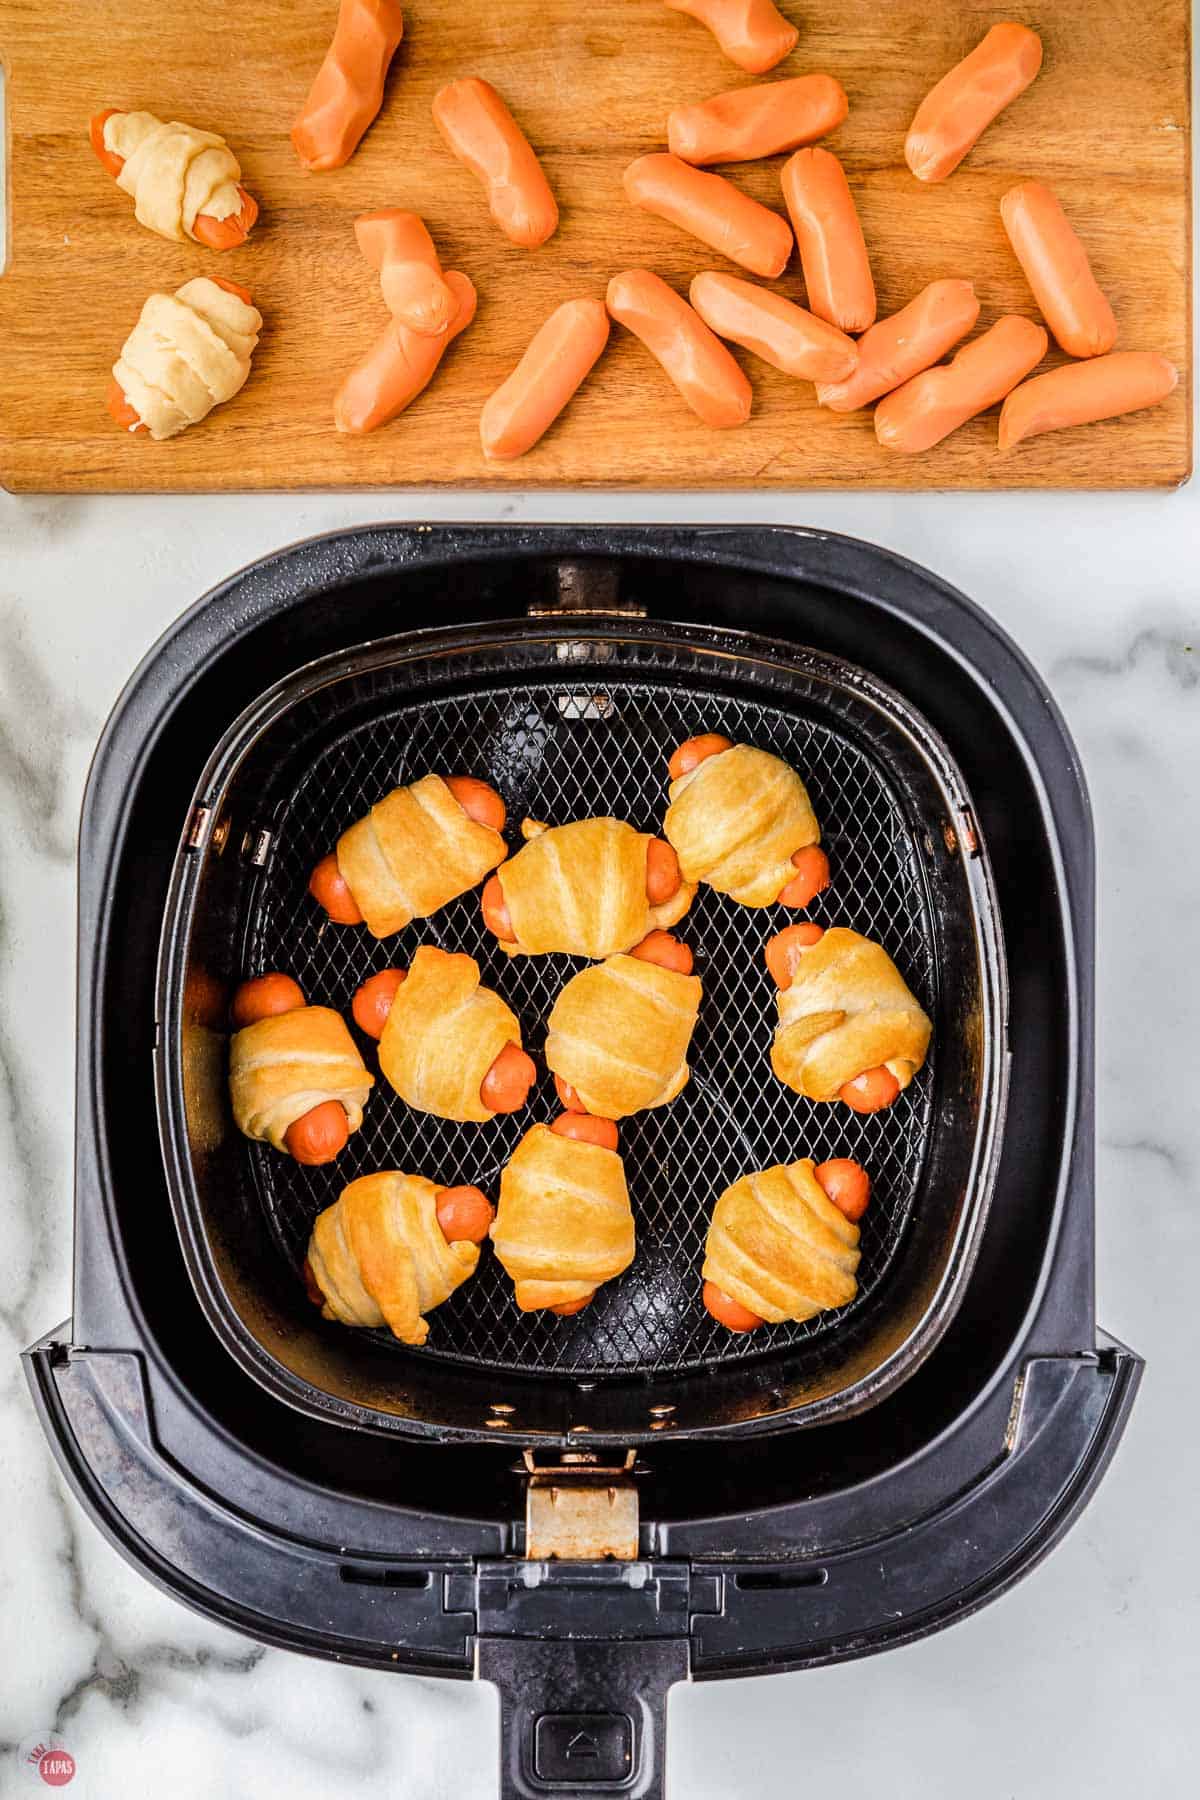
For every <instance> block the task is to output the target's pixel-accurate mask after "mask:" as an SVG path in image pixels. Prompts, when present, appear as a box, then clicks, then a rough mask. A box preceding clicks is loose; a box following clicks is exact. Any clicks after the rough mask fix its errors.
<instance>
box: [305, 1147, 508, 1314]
mask: <svg viewBox="0 0 1200 1800" xmlns="http://www.w3.org/2000/svg"><path fill="white" fill-rule="evenodd" d="M491 1219H492V1209H491V1207H490V1206H489V1205H488V1202H487V1200H486V1198H485V1197H484V1195H483V1194H481V1193H480V1192H479V1189H478V1188H439V1187H438V1186H437V1185H436V1183H435V1182H432V1181H427V1180H426V1179H425V1177H424V1176H423V1175H403V1174H401V1173H400V1171H399V1170H397V1169H387V1170H385V1171H383V1173H381V1174H378V1175H363V1176H361V1177H360V1179H359V1180H358V1181H352V1182H351V1183H350V1185H349V1187H347V1188H343V1190H342V1193H341V1196H340V1197H339V1198H338V1199H337V1200H336V1201H335V1202H334V1204H333V1205H332V1206H327V1207H326V1208H325V1211H324V1212H323V1213H320V1214H319V1215H318V1217H317V1222H316V1224H315V1225H314V1226H313V1233H312V1237H311V1238H310V1240H309V1245H308V1260H307V1262H306V1264H305V1280H306V1282H307V1283H308V1285H309V1290H310V1292H311V1293H312V1295H313V1298H314V1300H316V1299H317V1298H318V1295H319V1298H320V1304H321V1311H322V1313H323V1314H324V1316H325V1318H327V1319H337V1320H339V1321H340V1322H341V1323H342V1324H343V1325H364V1326H379V1325H386V1326H387V1327H388V1329H389V1330H390V1331H391V1332H392V1333H393V1335H394V1336H396V1337H398V1338H399V1339H400V1341H401V1343H402V1344H423V1343H424V1342H425V1340H426V1338H427V1337H428V1336H429V1326H428V1324H427V1323H426V1321H425V1318H424V1316H423V1315H424V1314H425V1313H427V1312H432V1311H433V1308H434V1307H435V1306H440V1305H441V1303H442V1301H443V1300H448V1299H449V1297H450V1295H451V1294H452V1293H453V1292H454V1290H455V1288H457V1287H461V1286H462V1284H463V1282H464V1281H466V1280H467V1278H468V1276H470V1275H473V1274H474V1273H475V1269H476V1266H477V1264H478V1262H479V1244H480V1242H481V1240H482V1238H483V1237H485V1236H486V1234H487V1228H488V1225H489V1224H490V1223H491ZM468 1227H469V1229H468ZM460 1233H461V1235H459V1234H460ZM475 1233H477V1234H478V1235H474V1234H475ZM314 1290H315V1291H314Z"/></svg>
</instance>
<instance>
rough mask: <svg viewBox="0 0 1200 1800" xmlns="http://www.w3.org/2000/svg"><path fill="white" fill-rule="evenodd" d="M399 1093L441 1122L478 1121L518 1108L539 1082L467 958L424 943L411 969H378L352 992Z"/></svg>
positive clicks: (508, 1019)
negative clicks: (456, 1120) (376, 1040)
mask: <svg viewBox="0 0 1200 1800" xmlns="http://www.w3.org/2000/svg"><path fill="white" fill-rule="evenodd" d="M352 1010H353V1013H354V1018H355V1021H356V1023H357V1024H358V1025H359V1027H360V1028H361V1029H362V1030H363V1031H365V1032H366V1033H367V1034H368V1035H369V1036H370V1037H374V1038H377V1039H378V1040H379V1066H380V1068H381V1069H382V1070H383V1073H384V1074H385V1075H386V1076H387V1078H388V1080H389V1082H390V1083H391V1085H392V1086H393V1087H394V1088H395V1090H396V1092H397V1093H398V1094H399V1096H400V1098H401V1099H402V1100H403V1101H405V1102H406V1104H407V1105H409V1106H412V1107H415V1108H416V1110H417V1111H418V1112H426V1113H432V1114H433V1115H434V1116H435V1117H437V1118H440V1119H462V1120H474V1121H476V1122H478V1123H484V1122H486V1121H487V1120H490V1119H492V1118H494V1117H495V1116H496V1115H497V1114H499V1113H512V1112H520V1110H521V1108H522V1107H523V1106H524V1105H525V1102H526V1101H527V1100H528V1098H529V1093H530V1089H531V1088H532V1087H533V1085H534V1083H535V1082H536V1080H537V1066H536V1064H535V1063H534V1061H533V1058H532V1057H531V1056H527V1055H526V1053H525V1051H524V1050H523V1049H522V1048H521V1027H520V1024H519V1023H518V1020H517V1017H516V1014H515V1013H513V1012H512V1010H511V1009H510V1008H509V1007H508V1006H507V1005H506V1004H505V1003H504V1001H503V1000H501V998H500V996H499V995H498V994H495V993H493V992H492V990H491V989H490V988H486V987H483V986H481V985H480V980H479V965H478V963H477V962H476V961H475V960H474V958H473V957H470V956H463V955H454V954H449V953H447V952H446V951H445V950H439V949H437V948H435V946H434V945H432V944H422V945H421V947H420V949H419V950H418V951H417V953H416V955H415V956H414V957H413V961H412V967H411V970H405V969H397V968H392V969H382V970H380V971H379V973H378V974H375V975H372V976H370V977H369V979H368V980H366V981H364V983H363V984H362V986H361V987H360V988H359V990H358V992H357V993H356V994H355V996H354V1004H353V1009H352Z"/></svg>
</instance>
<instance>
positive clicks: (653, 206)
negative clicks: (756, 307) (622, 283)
mask: <svg viewBox="0 0 1200 1800" xmlns="http://www.w3.org/2000/svg"><path fill="white" fill-rule="evenodd" d="M622 180H623V182H624V187H625V192H626V194H627V196H628V197H629V199H630V200H631V201H632V202H633V204H634V205H635V206H640V207H641V208H642V210H643V211H644V212H650V213H654V214H655V216H656V217H657V218H660V219H665V220H666V221H667V223H668V224H669V225H675V226H677V227H678V228H679V230H680V231H686V232H688V233H689V234H690V235H691V236H692V237H695V238H699V239H700V242H701V243H702V244H707V245H708V247H709V249H710V250H718V251H720V253H721V255H722V256H727V257H728V258H729V260H730V261H731V262H735V263H738V264H739V265H740V266H741V267H742V268H743V269H749V270H750V272H751V274H752V275H766V276H775V275H782V273H783V271H784V269H786V267H787V264H788V258H789V257H790V256H791V254H792V234H791V232H790V231H789V230H788V227H787V224H786V222H785V221H784V220H783V219H781V218H780V217H779V214H778V213H773V212H772V211H771V210H770V208H769V207H766V206H760V205H759V203H758V201H757V200H751V199H750V197H749V195H748V194H743V193H741V192H739V190H738V189H737V188H735V187H734V185H733V183H732V182H731V181H726V180H725V177H724V176H723V175H709V174H706V173H705V171H704V170H703V169H695V168H693V167H692V165H691V164H690V163H685V162H681V161H680V159H679V158H678V157H677V156H669V155H664V154H663V153H661V152H657V153H655V154H653V155H650V156H639V157H638V158H637V159H636V161H634V162H631V163H630V165H629V167H628V168H627V169H626V171H625V174H624V176H623V177H622Z"/></svg>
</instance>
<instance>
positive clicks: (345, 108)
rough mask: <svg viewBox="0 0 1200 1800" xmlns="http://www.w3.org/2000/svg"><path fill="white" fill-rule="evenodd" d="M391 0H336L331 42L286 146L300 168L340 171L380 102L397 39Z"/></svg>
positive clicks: (396, 10) (399, 28) (399, 25)
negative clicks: (289, 148)
mask: <svg viewBox="0 0 1200 1800" xmlns="http://www.w3.org/2000/svg"><path fill="white" fill-rule="evenodd" d="M403 36H404V13H403V11H402V10H401V8H400V6H399V5H398V4H397V0H339V5H338V16H337V24H336V26H335V27H334V33H333V42H332V43H331V44H330V46H329V49H328V50H327V51H326V52H325V60H324V62H323V63H322V64H321V67H320V68H319V69H318V70H317V74H316V78H315V80H314V81H313V84H312V87H311V88H310V89H309V93H308V98H307V100H306V101H305V102H304V105H303V107H302V108H301V111H300V116H299V118H298V119H297V120H296V123H295V124H294V125H293V126H292V144H293V146H294V148H295V151H296V155H297V156H298V157H299V158H300V161H301V162H302V163H303V164H304V167H305V168H306V169H313V170H322V169H340V168H341V167H342V165H343V164H344V163H348V162H349V161H350V158H351V157H352V156H353V155H354V152H355V151H356V150H357V149H358V146H359V144H360V143H361V142H362V139H363V137H364V136H365V134H366V132H367V130H368V129H369V127H370V126H371V125H373V124H374V122H375V119H376V116H377V115H378V112H379V108H380V107H381V106H382V105H383V85H384V82H385V81H386V80H387V72H388V69H389V68H390V67H391V62H392V58H393V56H394V55H395V54H396V48H397V46H398V44H399V42H400V39H401V38H402V37H403Z"/></svg>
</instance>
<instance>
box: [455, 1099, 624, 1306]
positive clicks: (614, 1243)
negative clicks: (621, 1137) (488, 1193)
mask: <svg viewBox="0 0 1200 1800" xmlns="http://www.w3.org/2000/svg"><path fill="white" fill-rule="evenodd" d="M491 1238H492V1244H493V1247H494V1249H495V1252H496V1255H497V1257H498V1258H499V1260H500V1263H501V1264H502V1266H503V1267H504V1269H505V1270H506V1271H507V1273H508V1274H509V1275H511V1277H512V1279H513V1282H514V1285H515V1290H516V1293H515V1297H516V1302H517V1305H518V1306H519V1307H520V1309H521V1311H522V1312H533V1311H536V1310H537V1309H538V1308H540V1307H548V1308H549V1309H550V1311H551V1312H556V1313H559V1314H562V1315H564V1316H566V1315H569V1314H571V1313H577V1312H580V1311H581V1310H582V1309H583V1307H585V1306H586V1305H587V1304H588V1302H589V1301H590V1300H591V1298H592V1296H593V1294H594V1293H595V1291H596V1289H597V1288H598V1287H599V1286H600V1284H601V1283H602V1282H605V1281H611V1280H612V1279H613V1277H614V1276H615V1275H619V1274H620V1273H621V1272H622V1270H623V1269H627V1268H628V1267H629V1265H630V1263H631V1262H632V1261H633V1255H634V1249H635V1247H636V1246H635V1240H634V1228H633V1213H632V1211H631V1210H630V1206H629V1190H628V1189H627V1188H626V1186H625V1168H624V1165H623V1163H622V1161H621V1158H620V1156H619V1155H618V1153H617V1128H616V1126H615V1125H612V1124H610V1123H609V1121H608V1120H607V1119H585V1118H581V1117H578V1116H576V1115H572V1114H569V1113H568V1114H565V1115H564V1116H563V1117H562V1118H560V1119H558V1120H557V1121H556V1122H555V1124H554V1125H553V1126H546V1125H535V1126H534V1127H533V1128H532V1130H530V1131H527V1132H526V1134H525V1136H524V1137H523V1138H522V1139H521V1142H520V1143H519V1144H518V1145H517V1148H516V1150H515V1151H514V1152H513V1156H512V1160H511V1161H510V1162H509V1164H508V1167H507V1168H506V1169H505V1171H504V1173H503V1175H502V1176H501V1177H500V1204H499V1207H498V1208H497V1211H496V1221H495V1223H494V1225H493V1226H492V1229H491Z"/></svg>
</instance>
